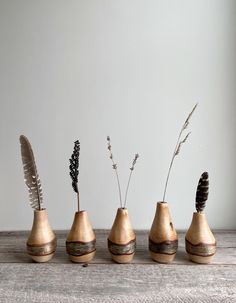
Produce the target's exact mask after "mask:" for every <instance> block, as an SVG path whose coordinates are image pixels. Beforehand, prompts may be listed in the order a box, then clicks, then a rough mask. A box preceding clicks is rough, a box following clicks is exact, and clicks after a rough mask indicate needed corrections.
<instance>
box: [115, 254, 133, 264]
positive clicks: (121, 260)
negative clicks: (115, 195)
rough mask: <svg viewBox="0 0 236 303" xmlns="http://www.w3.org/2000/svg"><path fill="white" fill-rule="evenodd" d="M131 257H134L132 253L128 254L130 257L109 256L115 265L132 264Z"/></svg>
mask: <svg viewBox="0 0 236 303" xmlns="http://www.w3.org/2000/svg"><path fill="white" fill-rule="evenodd" d="M133 257H134V253H133V254H130V255H113V254H111V258H112V260H113V261H115V262H116V263H120V264H122V263H123V264H125V263H130V262H132V260H133Z"/></svg>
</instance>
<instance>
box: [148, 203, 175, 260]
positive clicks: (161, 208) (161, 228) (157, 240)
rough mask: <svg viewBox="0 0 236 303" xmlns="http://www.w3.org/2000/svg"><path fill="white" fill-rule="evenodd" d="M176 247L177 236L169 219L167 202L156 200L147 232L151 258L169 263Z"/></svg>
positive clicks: (172, 258) (173, 256)
mask: <svg viewBox="0 0 236 303" xmlns="http://www.w3.org/2000/svg"><path fill="white" fill-rule="evenodd" d="M177 248H178V236H177V233H176V231H175V228H174V226H173V223H172V220H171V216H170V211H169V206H168V203H166V202H158V203H157V207H156V214H155V217H154V220H153V223H152V227H151V230H150V233H149V251H150V255H151V258H152V259H153V260H154V261H156V262H159V263H170V262H172V261H173V260H174V258H175V255H176V251H177Z"/></svg>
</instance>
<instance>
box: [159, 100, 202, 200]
mask: <svg viewBox="0 0 236 303" xmlns="http://www.w3.org/2000/svg"><path fill="white" fill-rule="evenodd" d="M196 107H197V104H196V105H195V106H194V107H193V109H192V110H191V112H190V113H189V115H188V117H187V119H186V120H185V122H184V124H183V126H182V128H181V130H180V133H179V136H178V139H177V143H176V146H175V149H174V153H173V155H172V158H171V162H170V166H169V169H168V173H167V178H166V183H165V188H164V194H163V202H165V198H166V191H167V187H168V183H169V178H170V173H171V169H172V166H173V163H174V159H175V157H176V156H177V155H178V154H179V152H180V149H181V147H182V145H183V143H185V142H186V140H187V138H188V136H189V135H190V133H188V134H187V135H186V136H185V137H184V139H182V140H181V138H182V134H183V132H184V130H185V129H187V127H188V125H189V121H190V118H191V117H192V115H193V113H194V111H195V109H196Z"/></svg>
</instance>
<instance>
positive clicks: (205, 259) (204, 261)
mask: <svg viewBox="0 0 236 303" xmlns="http://www.w3.org/2000/svg"><path fill="white" fill-rule="evenodd" d="M188 256H189V259H190V260H191V261H192V262H194V263H199V264H208V263H211V261H212V259H213V258H214V255H213V256H206V257H203V256H197V255H191V254H189V253H188Z"/></svg>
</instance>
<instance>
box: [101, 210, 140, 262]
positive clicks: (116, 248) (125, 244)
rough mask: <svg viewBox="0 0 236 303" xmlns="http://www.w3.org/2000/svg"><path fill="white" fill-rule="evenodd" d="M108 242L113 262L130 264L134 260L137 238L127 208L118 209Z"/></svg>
mask: <svg viewBox="0 0 236 303" xmlns="http://www.w3.org/2000/svg"><path fill="white" fill-rule="evenodd" d="M107 241H108V249H109V251H110V254H111V257H112V260H113V261H115V262H117V263H130V262H131V261H132V260H133V257H134V254H135V250H136V237H135V233H134V231H133V229H132V227H131V223H130V220H129V215H128V210H127V208H118V210H117V213H116V218H115V221H114V223H113V226H112V228H111V231H110V234H109V236H108V239H107Z"/></svg>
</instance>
